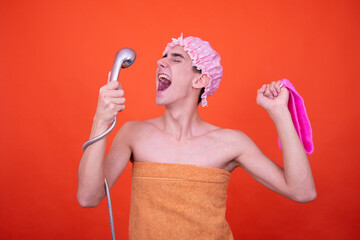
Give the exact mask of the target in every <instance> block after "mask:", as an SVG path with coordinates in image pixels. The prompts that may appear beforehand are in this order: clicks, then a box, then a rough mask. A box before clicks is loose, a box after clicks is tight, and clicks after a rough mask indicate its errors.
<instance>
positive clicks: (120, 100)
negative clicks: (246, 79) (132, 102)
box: [110, 97, 125, 105]
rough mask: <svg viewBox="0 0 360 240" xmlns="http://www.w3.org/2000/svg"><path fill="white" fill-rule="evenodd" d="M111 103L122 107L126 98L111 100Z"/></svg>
mask: <svg viewBox="0 0 360 240" xmlns="http://www.w3.org/2000/svg"><path fill="white" fill-rule="evenodd" d="M110 101H111V102H112V103H114V104H116V105H122V104H124V103H125V98H123V97H122V98H111V99H110Z"/></svg>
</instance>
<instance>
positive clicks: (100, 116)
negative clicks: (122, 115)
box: [94, 73, 125, 124]
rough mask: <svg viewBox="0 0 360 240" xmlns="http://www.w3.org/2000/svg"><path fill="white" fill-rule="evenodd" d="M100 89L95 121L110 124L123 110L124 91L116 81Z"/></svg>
mask: <svg viewBox="0 0 360 240" xmlns="http://www.w3.org/2000/svg"><path fill="white" fill-rule="evenodd" d="M109 77H110V73H109ZM109 77H108V83H107V84H106V85H104V86H102V87H101V88H100V91H99V100H98V105H97V108H96V113H95V117H94V118H95V119H97V120H98V121H100V122H103V123H104V124H111V123H112V122H113V121H114V118H115V116H116V115H117V114H118V113H119V112H121V111H123V110H124V109H125V98H124V90H123V89H122V86H121V84H120V83H119V82H118V81H112V82H109Z"/></svg>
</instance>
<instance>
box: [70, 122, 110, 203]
mask: <svg viewBox="0 0 360 240" xmlns="http://www.w3.org/2000/svg"><path fill="white" fill-rule="evenodd" d="M107 127H108V126H107V125H106V124H103V123H101V122H100V121H98V120H97V119H96V118H94V122H93V126H92V129H91V133H90V139H92V138H94V137H96V136H98V135H100V134H102V133H103V132H105V131H106V129H107ZM105 150H106V137H104V138H102V139H101V140H99V141H97V142H95V143H93V144H91V145H90V146H88V147H87V149H86V150H85V152H84V154H83V156H82V158H81V161H80V165H79V173H78V178H79V183H78V184H79V185H78V193H77V198H78V201H79V203H80V205H81V206H83V207H93V206H96V205H98V204H99V203H100V201H101V200H102V199H103V197H104V195H105V190H104V178H105V175H104V156H105Z"/></svg>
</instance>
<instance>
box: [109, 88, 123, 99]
mask: <svg viewBox="0 0 360 240" xmlns="http://www.w3.org/2000/svg"><path fill="white" fill-rule="evenodd" d="M106 95H107V96H109V97H113V98H119V97H124V90H122V89H116V90H107V92H106Z"/></svg>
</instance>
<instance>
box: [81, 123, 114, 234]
mask: <svg viewBox="0 0 360 240" xmlns="http://www.w3.org/2000/svg"><path fill="white" fill-rule="evenodd" d="M115 124H116V117H115V119H114V121H113V123H112V124H111V126H110V127H109V128H108V130H106V131H105V132H104V133H102V134H101V135H99V136H97V137H95V138H92V139H90V140H89V141H87V142H85V143H84V145H83V147H82V150H83V151H85V149H86V148H87V147H88V146H89V145H91V144H93V143H95V142H97V141H99V140H100V139H102V138H103V137H105V136H106V135H108V134H109V133H110V132H111V131H112V130H113V129H114V127H115ZM105 193H106V199H107V204H108V210H109V219H110V229H111V239H112V240H115V227H114V219H113V212H112V207H111V198H110V191H109V185H108V184H107V181H106V178H105Z"/></svg>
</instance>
